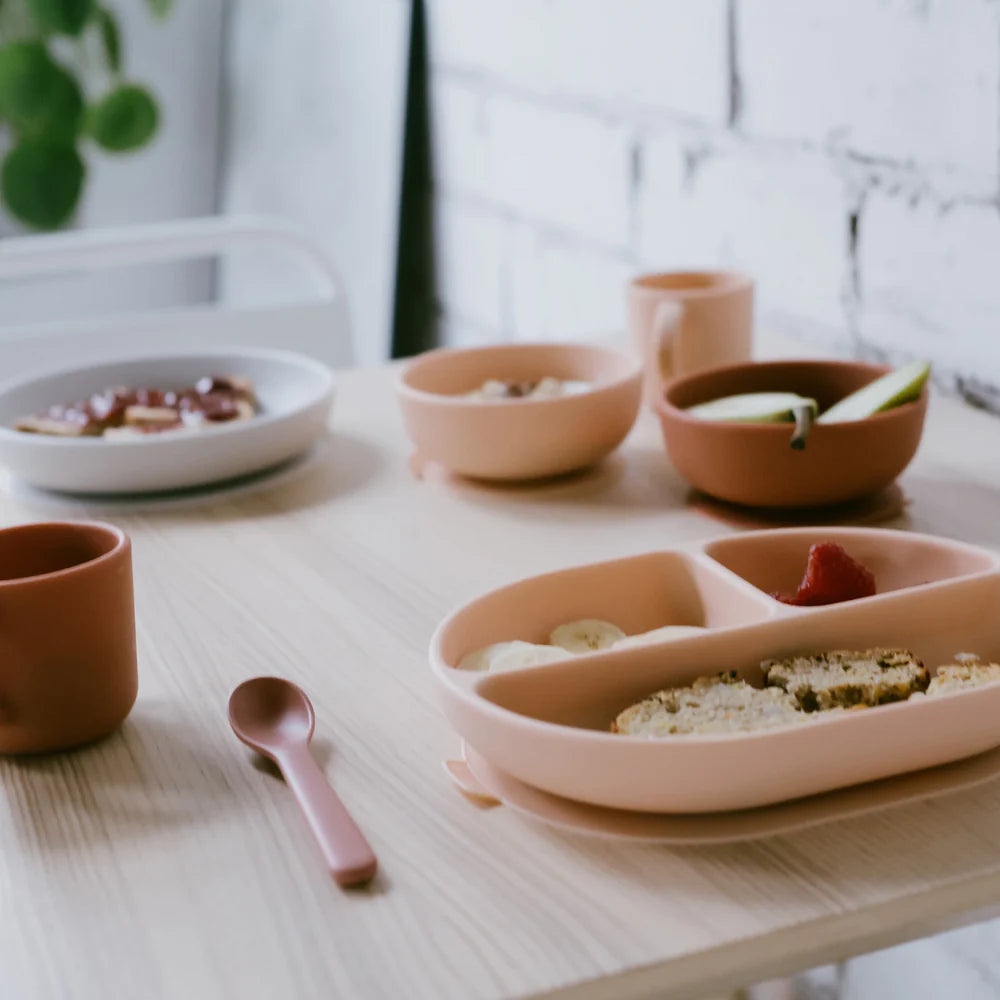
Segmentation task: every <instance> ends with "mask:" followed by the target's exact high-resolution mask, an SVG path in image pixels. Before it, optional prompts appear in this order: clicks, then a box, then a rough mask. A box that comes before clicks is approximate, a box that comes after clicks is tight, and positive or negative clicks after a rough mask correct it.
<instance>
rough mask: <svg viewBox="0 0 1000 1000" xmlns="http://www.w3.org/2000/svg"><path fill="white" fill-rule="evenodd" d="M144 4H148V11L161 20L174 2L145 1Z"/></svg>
mask: <svg viewBox="0 0 1000 1000" xmlns="http://www.w3.org/2000/svg"><path fill="white" fill-rule="evenodd" d="M146 3H147V4H149V9H150V10H151V11H152V12H153V13H154V14H155V15H156V16H157V17H161V18H162V17H166V16H167V15H168V14H169V13H170V10H171V8H172V7H173V5H174V0H146Z"/></svg>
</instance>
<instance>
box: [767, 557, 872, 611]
mask: <svg viewBox="0 0 1000 1000" xmlns="http://www.w3.org/2000/svg"><path fill="white" fill-rule="evenodd" d="M874 593H875V577H874V576H873V575H872V574H871V572H869V570H867V569H865V567H864V566H862V565H861V564H860V563H858V562H855V561H854V560H853V559H852V558H851V557H850V556H849V555H848V554H847V553H846V552H845V551H844V550H843V549H842V548H841V547H840V546H839V545H837V544H836V543H835V542H818V543H817V544H816V545H813V546H812V547H811V548H810V549H809V558H808V560H807V561H806V572H805V575H804V576H803V577H802V582H801V583H800V584H799V589H798V591H797V592H796V594H795V595H794V596H790V595H787V594H773V595H772V596H773V597H775V598H776V599H777V600H779V601H783V602H784V603H785V604H797V605H799V606H802V607H816V606H818V605H821V604H839V603H840V602H841V601H853V600H855V599H856V598H859V597H871V596H872V595H873V594H874Z"/></svg>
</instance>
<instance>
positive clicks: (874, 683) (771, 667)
mask: <svg viewBox="0 0 1000 1000" xmlns="http://www.w3.org/2000/svg"><path fill="white" fill-rule="evenodd" d="M761 669H762V670H763V671H764V677H765V682H766V683H767V685H768V686H769V687H777V688H781V689H782V690H784V691H787V692H788V693H789V694H790V695H792V696H793V697H794V698H795V700H796V701H797V702H798V704H799V706H800V707H801V708H802V710H803V711H805V712H815V711H826V710H829V709H833V708H855V707H863V706H865V705H884V704H887V703H888V702H892V701H905V700H906V699H907V698H909V697H910V695H911V694H913V693H914V692H916V691H923V690H924V689H925V688H926V687H927V683H928V680H929V677H928V674H927V669H926V668H925V667H924V665H923V664H922V663H921V662H920V661H919V660H918V659H916V657H914V655H913V654H912V653H911V652H909V650H906V649H866V650H860V651H852V650H835V651H833V652H830V653H818V654H816V655H814V656H793V657H791V658H790V659H787V660H765V661H764V662H763V663H762V664H761Z"/></svg>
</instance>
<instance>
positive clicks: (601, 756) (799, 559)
mask: <svg viewBox="0 0 1000 1000" xmlns="http://www.w3.org/2000/svg"><path fill="white" fill-rule="evenodd" d="M825 540H829V541H835V542H838V543H839V544H840V545H842V546H843V547H844V548H845V549H846V550H847V551H848V552H849V553H851V554H852V555H855V556H857V557H858V558H860V559H861V560H862V561H864V562H865V563H866V564H868V565H869V566H870V568H871V569H872V570H873V572H874V574H875V578H876V581H877V584H878V587H879V593H878V594H877V595H876V596H874V597H867V598H862V599H859V600H854V601H846V602H844V603H842V604H837V605H832V606H829V607H814V608H798V607H793V606H790V605H787V604H781V603H779V602H778V601H776V600H774V599H773V598H771V597H770V596H768V594H767V593H766V588H769V587H772V586H779V587H784V588H788V587H790V586H791V585H792V584H793V583H794V582H795V580H796V578H797V577H798V576H799V575H800V574H801V572H802V570H803V568H804V565H805V553H806V552H807V551H808V548H809V546H810V544H812V543H814V542H818V541H825ZM591 617H592V618H603V619H605V620H607V621H610V622H613V623H615V624H616V625H618V626H619V627H620V628H622V629H623V630H624V631H625V632H626V633H627V634H632V633H634V632H639V631H646V630H649V629H653V628H658V627H660V626H663V625H675V624H677V625H704V626H706V629H707V630H706V631H705V632H703V633H701V634H694V635H689V636H687V637H685V638H679V639H673V640H671V641H661V642H658V643H655V644H650V645H645V646H632V647H630V648H624V647H623V648H620V649H617V650H616V649H615V648H614V647H612V648H611V649H605V650H601V651H598V652H593V653H587V654H584V655H581V656H574V657H571V658H569V659H565V660H560V661H558V662H554V663H547V664H544V665H541V666H536V667H527V668H522V669H519V670H510V671H507V672H503V673H484V672H479V671H470V670H459V669H456V665H457V664H458V663H459V662H460V661H461V659H462V657H463V656H465V655H466V654H467V653H470V652H472V651H473V650H476V649H479V648H481V647H483V646H486V645H488V644H490V643H493V642H499V641H504V640H508V639H525V640H527V641H530V642H545V641H546V637H547V635H548V632H549V630H550V629H551V628H552V627H553V626H554V625H556V624H558V623H561V622H565V621H570V620H573V619H576V618H591ZM897 646H900V647H904V648H907V649H910V650H911V651H912V652H913V653H914V654H915V655H916V656H917V657H919V658H920V659H921V660H922V661H923V662H924V664H925V665H926V666H927V668H928V669H929V670H931V671H932V672H933V670H934V668H936V667H937V666H940V665H942V664H945V663H950V662H953V660H954V657H955V655H956V654H957V653H960V652H972V653H977V654H978V655H980V656H981V657H982V658H983V660H984V661H986V660H991V661H998V660H1000V556H998V555H996V554H994V553H991V552H988V551H986V550H983V549H977V548H974V547H972V546H968V545H962V544H960V543H957V542H950V541H946V540H944V539H938V538H932V537H930V536H925V535H915V534H910V533H909V532H902V531H886V530H878V529H847V528H841V529H836V528H808V529H786V530H777V531H760V532H748V533H746V534H743V535H740V536H737V537H733V538H724V539H716V540H714V541H711V542H708V543H695V544H690V545H686V546H683V547H681V548H678V549H676V550H674V551H669V552H655V553H647V554H645V555H638V556H632V557H629V558H626V559H619V560H616V561H614V562H605V563H596V564H592V565H589V566H582V567H576V568H573V569H566V570H560V571H558V572H555V573H549V574H546V575H545V576H540V577H534V578H531V579H527V580H522V581H520V582H518V583H515V584H512V585H510V586H507V587H503V588H501V589H499V590H495V591H493V592H492V593H489V594H486V595H484V596H482V597H480V598H478V599H477V600H474V601H472V602H471V603H469V604H466V605H465V606H464V607H461V608H459V609H458V610H456V611H455V612H453V613H452V614H451V615H450V616H449V617H448V618H447V619H446V620H445V621H444V622H442V624H441V625H440V627H439V628H438V630H437V632H436V633H435V635H434V638H433V639H432V641H431V650H430V659H431V667H432V670H433V672H434V676H435V679H436V681H437V686H438V690H439V693H440V695H441V697H442V699H443V703H444V707H445V711H446V714H447V716H448V719H449V721H450V722H451V724H452V725H453V726H454V728H455V730H456V731H457V732H458V734H459V735H460V736H461V737H462V738H463V739H464V740H465V741H466V742H467V743H468V744H469V746H471V747H472V748H473V749H474V750H475V751H476V752H477V753H479V754H481V755H482V756H483V757H485V758H486V759H487V760H488V761H489V762H490V763H491V764H492V765H494V766H495V767H497V768H499V769H500V770H502V771H504V772H506V773H507V774H510V775H512V776H514V777H516V778H518V779H519V780H520V781H523V782H526V783H527V784H529V785H532V786H534V787H535V788H540V789H542V790H544V791H547V792H551V793H552V794H554V795H560V796H563V797H565V798H569V799H574V800H576V801H579V802H588V803H591V804H593V805H601V806H607V807H610V808H615V809H628V810H638V811H643V812H670V813H695V812H718V811H728V810H734V809H749V808H755V807H757V806H764V805H769V804H772V803H775V802H782V801H787V800H790V799H795V798H799V797H802V796H806V795H813V794H817V793H820V792H824V791H829V790H831V789H834V788H843V787H846V786H849V785H854V784H861V783H864V782H868V781H875V780H877V779H879V778H885V777H888V776H891V775H895V774H902V773H905V772H908V771H916V770H920V769H922V768H928V767H935V766H937V765H939V764H944V763H948V762H950V761H954V760H959V759H961V758H963V757H968V756H972V755H973V754H977V753H982V752H984V751H986V750H990V749H992V748H993V747H996V746H998V745H1000V728H998V726H997V718H998V712H1000V684H993V685H990V686H987V687H981V688H972V689H969V690H967V691H962V692H960V693H957V694H953V695H949V696H944V697H926V696H924V697H918V698H912V699H910V700H909V701H905V702H899V703H896V704H892V705H882V706H879V707H877V708H869V709H865V710H863V711H844V712H831V713H824V714H823V715H822V717H815V718H813V719H810V720H809V721H808V722H804V723H802V724H799V725H793V726H788V727H783V728H775V729H769V730H763V731H760V732H751V733H722V734H712V735H684V736H671V737H667V738H663V739H647V738H643V737H639V736H625V735H621V734H615V733H611V732H609V731H608V730H609V725H610V723H611V721H612V720H613V719H614V718H615V717H616V716H617V715H618V713H619V712H621V711H622V710H623V709H625V708H626V707H628V706H629V705H631V704H633V703H635V702H636V701H639V700H641V699H643V698H645V697H647V696H648V695H650V694H652V693H653V692H654V691H658V690H660V689H662V688H665V687H671V686H678V685H684V684H688V683H690V682H691V681H692V680H693V679H694V678H696V677H698V676H702V675H706V674H709V675H710V674H715V673H717V672H718V671H719V670H723V669H726V670H730V669H731V670H736V671H738V672H739V673H740V675H741V676H743V677H745V678H746V679H747V680H749V681H751V682H755V681H756V682H758V683H759V682H760V680H761V671H760V662H761V660H764V659H767V658H770V657H779V658H783V657H787V656H790V655H792V654H795V653H818V652H823V651H826V650H831V649H869V648H874V647H897Z"/></svg>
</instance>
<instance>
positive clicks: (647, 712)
mask: <svg viewBox="0 0 1000 1000" xmlns="http://www.w3.org/2000/svg"><path fill="white" fill-rule="evenodd" d="M805 718H806V715H805V713H803V712H802V711H800V710H799V708H798V706H797V705H796V703H795V699H794V698H792V697H791V695H788V694H786V693H785V692H784V691H781V690H779V689H777V688H754V687H751V686H750V685H749V684H747V682H746V681H743V680H740V679H739V678H738V677H737V676H736V671H735V670H732V671H727V672H726V673H722V674H719V675H717V676H715V677H699V678H698V679H697V680H696V681H695V682H694V683H693V684H692V685H691V686H690V687H683V688H668V689H667V690H665V691H657V692H656V693H655V694H652V695H650V696H649V697H648V698H645V699H643V700H642V701H640V702H638V703H637V704H635V705H632V706H630V707H629V708H626V709H625V711H624V712H622V713H621V714H620V715H619V716H618V718H617V719H615V721H614V722H613V723H612V724H611V731H612V732H613V733H623V734H625V735H627V736H646V737H650V738H656V737H661V736H674V735H680V734H685V733H736V732H747V731H751V730H757V729H772V728H774V727H776V726H784V725H789V724H794V723H796V722H801V721H803V720H804V719H805Z"/></svg>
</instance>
